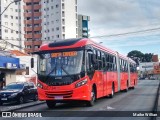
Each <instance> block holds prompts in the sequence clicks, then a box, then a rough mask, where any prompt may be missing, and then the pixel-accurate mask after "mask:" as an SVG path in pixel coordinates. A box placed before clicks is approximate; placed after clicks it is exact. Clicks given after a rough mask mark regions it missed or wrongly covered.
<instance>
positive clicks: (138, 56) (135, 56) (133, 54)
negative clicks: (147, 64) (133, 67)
mask: <svg viewBox="0 0 160 120" xmlns="http://www.w3.org/2000/svg"><path fill="white" fill-rule="evenodd" d="M127 57H130V58H132V59H133V60H135V61H136V62H137V64H138V61H140V62H141V61H142V59H143V58H144V54H143V53H142V52H140V51H138V50H133V51H131V52H129V53H128V55H127Z"/></svg>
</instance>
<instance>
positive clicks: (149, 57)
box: [142, 53, 153, 62]
mask: <svg viewBox="0 0 160 120" xmlns="http://www.w3.org/2000/svg"><path fill="white" fill-rule="evenodd" d="M152 57H153V53H145V54H144V57H143V60H142V62H152Z"/></svg>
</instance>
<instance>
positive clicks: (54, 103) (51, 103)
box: [46, 100, 56, 109]
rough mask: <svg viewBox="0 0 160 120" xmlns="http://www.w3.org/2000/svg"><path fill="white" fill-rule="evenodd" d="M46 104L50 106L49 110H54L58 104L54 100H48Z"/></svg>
mask: <svg viewBox="0 0 160 120" xmlns="http://www.w3.org/2000/svg"><path fill="white" fill-rule="evenodd" d="M46 104H47V106H48V108H50V109H52V108H54V107H55V106H56V102H55V101H52V100H46Z"/></svg>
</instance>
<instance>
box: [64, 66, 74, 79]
mask: <svg viewBox="0 0 160 120" xmlns="http://www.w3.org/2000/svg"><path fill="white" fill-rule="evenodd" d="M61 69H62V70H63V71H64V72H65V73H66V74H67V75H68V76H70V78H71V79H72V80H73V81H74V79H73V78H72V76H71V75H70V74H69V73H68V72H67V71H66V70H65V69H64V68H63V66H61Z"/></svg>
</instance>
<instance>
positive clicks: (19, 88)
mask: <svg viewBox="0 0 160 120" xmlns="http://www.w3.org/2000/svg"><path fill="white" fill-rule="evenodd" d="M27 100H34V101H37V100H38V94H37V88H36V86H35V85H34V83H32V82H23V83H22V82H14V83H10V84H8V85H7V86H6V87H5V88H3V89H2V90H1V91H0V104H1V105H3V103H9V102H13V101H14V102H16V103H18V104H22V103H24V102H25V101H27Z"/></svg>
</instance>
